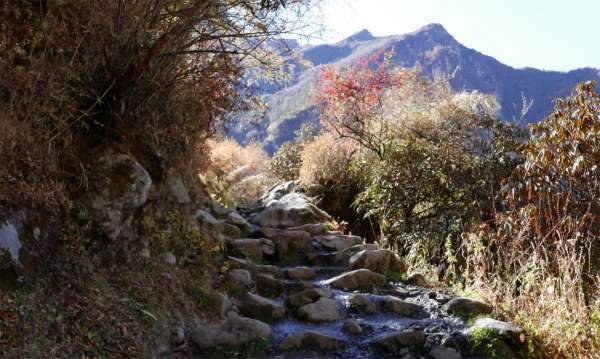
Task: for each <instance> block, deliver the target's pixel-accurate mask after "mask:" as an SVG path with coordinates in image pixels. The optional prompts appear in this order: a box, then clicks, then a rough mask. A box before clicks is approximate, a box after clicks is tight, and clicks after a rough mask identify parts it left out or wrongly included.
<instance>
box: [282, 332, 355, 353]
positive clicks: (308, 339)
mask: <svg viewBox="0 0 600 359" xmlns="http://www.w3.org/2000/svg"><path fill="white" fill-rule="evenodd" d="M345 345H346V341H344V340H342V339H338V338H335V337H331V336H328V335H325V334H321V333H319V332H315V331H311V330H309V331H303V332H296V333H293V334H290V335H289V336H288V337H287V338H285V339H284V340H283V342H282V343H281V344H280V345H279V349H281V350H290V349H320V350H336V349H340V348H342V347H344V346H345Z"/></svg>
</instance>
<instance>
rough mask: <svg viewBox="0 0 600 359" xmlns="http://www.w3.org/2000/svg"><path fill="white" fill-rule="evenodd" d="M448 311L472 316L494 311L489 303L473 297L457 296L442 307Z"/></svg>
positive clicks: (463, 315) (466, 316) (468, 316)
mask: <svg viewBox="0 0 600 359" xmlns="http://www.w3.org/2000/svg"><path fill="white" fill-rule="evenodd" d="M442 308H443V309H444V310H445V311H446V312H448V313H450V314H454V315H458V316H460V317H465V318H471V317H476V316H479V315H482V314H489V313H491V312H492V307H490V306H489V305H488V304H486V303H484V302H482V301H480V300H477V299H473V298H467V297H457V298H453V299H451V300H450V301H449V302H448V303H446V304H444V306H443V307H442Z"/></svg>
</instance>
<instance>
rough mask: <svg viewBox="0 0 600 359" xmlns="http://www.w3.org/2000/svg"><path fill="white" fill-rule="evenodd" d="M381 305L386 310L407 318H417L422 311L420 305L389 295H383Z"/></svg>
mask: <svg viewBox="0 0 600 359" xmlns="http://www.w3.org/2000/svg"><path fill="white" fill-rule="evenodd" d="M381 307H382V309H383V310H384V311H386V312H391V313H395V314H398V315H401V316H403V317H409V318H418V317H419V316H420V314H421V313H422V312H423V308H422V307H421V306H420V305H417V304H413V303H408V302H405V301H403V300H400V299H398V298H396V297H393V296H391V295H386V296H385V297H383V299H382V300H381Z"/></svg>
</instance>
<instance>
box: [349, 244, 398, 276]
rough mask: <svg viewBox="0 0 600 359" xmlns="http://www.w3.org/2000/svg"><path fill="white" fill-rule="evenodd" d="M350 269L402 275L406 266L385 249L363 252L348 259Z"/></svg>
mask: <svg viewBox="0 0 600 359" xmlns="http://www.w3.org/2000/svg"><path fill="white" fill-rule="evenodd" d="M349 264H350V269H359V268H366V269H370V270H372V271H374V272H378V273H388V272H394V273H404V272H405V271H406V264H404V262H403V261H402V260H401V259H400V258H398V256H396V254H394V253H393V252H392V251H390V250H387V249H377V250H364V251H360V252H358V253H356V254H355V255H353V256H352V257H350V262H349Z"/></svg>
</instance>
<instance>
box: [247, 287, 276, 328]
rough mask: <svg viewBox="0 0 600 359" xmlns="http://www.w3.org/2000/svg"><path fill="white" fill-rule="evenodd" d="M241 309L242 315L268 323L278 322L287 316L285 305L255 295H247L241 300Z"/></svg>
mask: <svg viewBox="0 0 600 359" xmlns="http://www.w3.org/2000/svg"><path fill="white" fill-rule="evenodd" d="M239 308H240V313H241V314H243V315H245V316H247V317H250V318H254V319H259V320H262V321H266V322H272V321H276V320H278V319H281V318H283V317H284V316H285V308H284V307H283V305H281V304H279V303H277V302H275V301H273V300H270V299H267V298H264V297H261V296H260V295H258V294H253V293H246V294H244V295H243V296H242V297H241V298H240V305H239Z"/></svg>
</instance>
